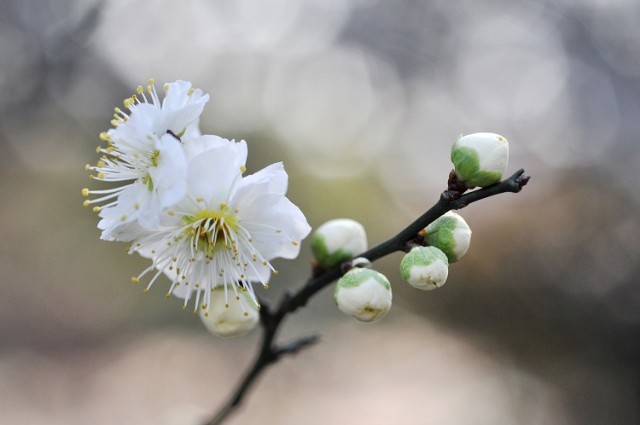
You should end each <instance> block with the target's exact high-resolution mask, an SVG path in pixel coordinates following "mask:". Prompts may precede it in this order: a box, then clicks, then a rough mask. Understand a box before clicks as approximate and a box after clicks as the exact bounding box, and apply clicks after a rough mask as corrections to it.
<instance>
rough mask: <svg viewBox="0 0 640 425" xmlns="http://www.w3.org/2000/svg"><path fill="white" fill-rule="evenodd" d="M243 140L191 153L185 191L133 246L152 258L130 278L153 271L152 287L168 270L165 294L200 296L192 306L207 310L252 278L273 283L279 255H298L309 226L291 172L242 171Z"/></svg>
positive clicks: (249, 286)
mask: <svg viewBox="0 0 640 425" xmlns="http://www.w3.org/2000/svg"><path fill="white" fill-rule="evenodd" d="M246 157H247V145H246V143H245V142H244V141H241V142H238V143H236V142H229V143H222V144H214V145H213V146H212V147H211V148H209V149H207V150H205V151H203V152H201V153H198V154H196V155H194V156H193V158H192V159H191V161H190V162H189V166H188V176H187V184H188V190H187V195H186V196H185V197H184V199H183V200H182V201H180V202H179V203H178V204H177V205H175V206H174V207H171V208H170V209H169V210H168V211H167V212H166V214H164V215H163V218H162V220H161V225H160V227H159V228H158V229H156V230H155V231H154V232H153V233H149V234H146V235H144V236H143V237H140V238H138V239H137V240H136V241H134V243H133V245H132V247H131V250H130V253H133V252H138V253H139V254H140V255H142V256H144V257H147V258H150V259H151V260H152V264H151V265H150V266H149V267H148V268H147V269H145V270H144V271H143V272H142V273H140V275H138V276H137V277H134V278H132V280H133V281H134V282H139V281H140V279H142V278H143V277H144V276H145V275H147V274H150V275H151V278H150V281H149V283H148V286H147V288H146V289H147V290H148V289H149V288H150V287H151V286H152V285H153V283H154V282H155V281H156V279H157V278H158V277H159V276H160V275H162V274H165V275H166V276H168V277H169V278H170V279H171V280H172V284H171V286H170V288H169V291H168V293H167V296H170V295H175V296H178V297H180V298H184V308H185V309H186V308H187V305H188V303H189V301H190V300H191V299H192V298H195V308H194V313H195V312H197V311H198V310H204V311H208V309H209V307H210V305H211V297H212V293H213V291H212V289H213V288H215V287H216V286H217V285H221V286H222V287H223V288H224V291H216V293H215V294H214V295H213V296H220V295H219V294H220V292H222V296H224V297H225V303H227V304H228V302H227V301H228V299H229V298H228V297H230V296H233V297H235V298H236V299H237V298H238V297H239V295H240V293H239V292H240V291H247V292H248V294H249V295H250V296H251V297H252V298H253V300H254V301H256V303H257V300H256V297H255V294H254V292H253V287H252V282H259V283H260V284H262V285H263V286H267V283H268V282H269V279H270V277H271V275H272V274H273V273H277V272H276V271H275V269H274V268H273V266H272V265H271V263H270V261H271V260H273V259H274V258H287V259H292V258H295V257H297V256H298V253H299V252H300V241H301V240H302V239H304V238H305V237H306V236H307V235H308V234H309V232H310V231H311V227H310V226H309V224H308V223H307V220H306V218H305V216H304V214H303V213H302V212H301V211H300V209H299V208H298V207H297V206H295V205H294V204H293V203H292V202H291V201H290V200H289V199H288V198H287V197H286V196H285V193H286V190H287V180H288V176H287V174H286V172H285V170H284V167H283V166H282V164H281V163H277V164H272V165H270V166H268V167H266V168H264V169H262V170H261V171H259V172H257V173H255V174H253V175H249V176H246V177H243V175H242V174H243V172H244V171H245V170H246V168H245V161H246Z"/></svg>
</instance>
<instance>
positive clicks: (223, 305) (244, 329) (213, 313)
mask: <svg viewBox="0 0 640 425" xmlns="http://www.w3.org/2000/svg"><path fill="white" fill-rule="evenodd" d="M258 309H259V307H258V306H257V305H256V303H255V302H254V301H253V299H252V298H251V296H250V295H249V293H247V292H238V296H237V297H236V295H235V294H234V293H233V291H231V290H229V291H228V292H227V295H226V296H225V290H224V287H222V286H218V287H216V288H215V289H214V290H213V291H212V293H211V305H210V306H208V308H203V309H201V310H200V318H201V319H202V322H203V323H204V325H205V326H206V327H207V329H209V331H210V332H212V333H214V334H216V335H218V336H225V337H226V336H240V335H245V334H247V333H249V332H250V331H251V330H252V329H253V328H255V327H256V325H257V324H258V321H259V319H260V314H259V312H258Z"/></svg>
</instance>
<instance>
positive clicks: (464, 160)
mask: <svg viewBox="0 0 640 425" xmlns="http://www.w3.org/2000/svg"><path fill="white" fill-rule="evenodd" d="M508 160H509V142H507V139H505V138H504V137H502V136H500V135H499V134H494V133H474V134H468V135H466V136H464V137H460V138H459V139H458V140H456V142H455V143H454V144H453V147H452V148H451V161H452V162H453V165H454V167H455V170H456V174H457V175H458V179H459V180H460V181H462V182H464V183H466V184H467V186H471V187H473V186H480V187H486V186H490V185H492V184H494V183H497V182H499V181H500V180H501V179H502V175H503V174H504V172H505V170H506V169H507V161H508Z"/></svg>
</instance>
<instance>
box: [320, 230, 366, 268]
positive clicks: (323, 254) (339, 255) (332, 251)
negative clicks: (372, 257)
mask: <svg viewBox="0 0 640 425" xmlns="http://www.w3.org/2000/svg"><path fill="white" fill-rule="evenodd" d="M366 250H367V234H366V232H365V230H364V227H363V226H362V224H360V223H358V222H357V221H354V220H351V219H348V218H338V219H335V220H330V221H327V222H326V223H324V224H323V225H321V226H320V227H318V228H317V229H316V231H315V232H314V233H313V236H312V237H311V251H312V252H313V256H314V258H315V259H316V261H317V262H318V264H319V265H320V266H322V267H324V268H331V267H333V266H335V265H337V264H340V263H342V262H343V261H346V260H349V259H351V258H353V257H355V256H356V255H358V254H361V253H363V252H364V251H366Z"/></svg>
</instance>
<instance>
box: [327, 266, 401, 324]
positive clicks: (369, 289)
mask: <svg viewBox="0 0 640 425" xmlns="http://www.w3.org/2000/svg"><path fill="white" fill-rule="evenodd" d="M333 297H334V300H335V302H336V304H337V305H338V308H339V309H340V311H342V312H343V313H344V314H347V315H349V316H351V317H353V318H355V319H357V320H359V321H361V322H373V321H374V320H378V319H381V318H383V317H384V316H385V315H386V314H387V313H388V312H389V309H390V308H391V298H392V297H391V284H390V283H389V280H387V278H386V277H385V276H384V275H383V274H381V273H378V272H377V271H375V270H371V269H362V268H357V267H356V268H353V269H351V270H349V271H348V272H347V273H345V275H344V276H342V277H341V278H340V279H339V280H338V283H337V284H336V287H335V290H334V293H333Z"/></svg>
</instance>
